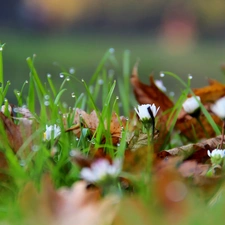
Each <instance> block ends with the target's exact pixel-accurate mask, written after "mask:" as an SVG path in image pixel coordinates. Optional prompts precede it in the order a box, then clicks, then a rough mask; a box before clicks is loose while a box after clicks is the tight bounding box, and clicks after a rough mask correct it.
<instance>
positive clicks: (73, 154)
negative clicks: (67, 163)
mask: <svg viewBox="0 0 225 225" xmlns="http://www.w3.org/2000/svg"><path fill="white" fill-rule="evenodd" d="M77 154H78V153H77V151H75V150H71V151H70V152H69V155H70V156H71V157H74V156H76V155H77Z"/></svg>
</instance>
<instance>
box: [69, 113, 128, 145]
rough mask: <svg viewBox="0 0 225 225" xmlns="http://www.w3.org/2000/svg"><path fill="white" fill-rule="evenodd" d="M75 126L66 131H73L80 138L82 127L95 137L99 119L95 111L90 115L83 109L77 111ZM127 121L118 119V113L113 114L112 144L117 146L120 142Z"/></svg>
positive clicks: (111, 124)
mask: <svg viewBox="0 0 225 225" xmlns="http://www.w3.org/2000/svg"><path fill="white" fill-rule="evenodd" d="M73 123H74V125H73V126H71V127H70V128H67V129H66V131H67V132H68V131H72V132H73V133H74V134H75V135H76V136H78V137H79V136H80V132H81V129H82V127H85V128H88V129H90V131H91V134H92V135H94V133H95V131H96V129H97V127H98V126H99V119H98V116H97V114H96V112H95V111H92V112H91V113H90V114H88V113H86V112H85V111H83V110H81V109H76V113H75V117H74V122H73ZM126 123H127V119H126V118H125V117H124V116H120V117H118V116H117V114H116V113H113V114H112V117H111V121H110V128H109V130H110V134H111V138H112V143H113V144H114V145H116V144H117V143H119V142H120V138H121V131H122V129H123V128H125V127H126ZM104 126H105V129H106V130H107V124H106V121H104ZM104 140H105V137H102V142H103V143H104Z"/></svg>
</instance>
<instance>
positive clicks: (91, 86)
mask: <svg viewBox="0 0 225 225" xmlns="http://www.w3.org/2000/svg"><path fill="white" fill-rule="evenodd" d="M20 38H21V37H20ZM78 39H79V37H78ZM31 40H32V41H31V43H28V45H30V46H26V47H24V46H20V45H15V46H16V48H17V49H14V52H15V53H16V54H12V52H11V57H12V58H11V60H13V61H14V60H15V64H18V65H16V66H20V65H21V64H23V63H24V62H23V57H24V56H25V54H27V53H28V51H27V49H29V48H31V46H36V44H35V43H37V39H36V38H35V37H34V38H33V39H31ZM51 40H52V39H51ZM63 40H64V41H62V43H65V45H64V44H61V45H58V48H57V49H55V47H54V46H55V43H54V42H56V43H59V42H58V41H59V40H58V39H56V40H54V39H53V40H52V41H50V39H47V40H46V42H45V43H44V44H43V45H42V50H40V49H39V52H38V55H42V54H43V55H44V53H43V52H44V51H45V52H46V50H47V52H46V54H45V59H42V58H41V57H39V60H36V56H33V57H27V56H26V59H27V60H26V61H27V68H28V69H27V70H28V71H29V74H30V75H29V80H28V82H26V81H23V84H22V85H21V86H22V88H18V87H17V88H18V89H19V90H20V91H18V89H17V90H16V91H15V92H14V94H15V97H16V99H17V102H16V105H18V106H20V107H23V106H24V105H26V107H27V108H28V109H29V111H30V112H31V113H32V117H33V125H25V128H26V129H25V130H24V132H25V137H24V140H23V143H22V145H21V146H19V148H18V149H17V151H15V149H14V148H13V147H12V146H10V144H9V143H8V142H7V141H5V140H7V138H8V136H7V135H8V133H7V132H6V131H5V130H7V129H6V128H4V127H3V123H1V127H0V131H1V132H0V134H1V140H2V143H1V145H0V147H1V152H2V153H3V155H4V156H5V157H6V160H7V162H8V168H2V170H1V171H2V172H3V174H5V175H7V178H6V180H2V182H1V184H0V191H1V193H2V194H1V198H0V202H1V204H0V220H1V221H3V222H5V223H6V224H23V219H24V215H23V212H21V209H20V202H19V197H20V193H21V191H22V190H24V187H25V186H26V184H27V183H29V182H32V183H34V184H35V186H36V187H37V189H40V188H41V187H40V186H41V182H42V178H43V176H44V175H45V174H49V175H50V177H51V179H52V180H53V183H54V187H55V188H56V189H57V188H60V187H63V186H67V187H70V186H71V185H73V184H74V183H75V182H76V181H78V180H80V168H79V167H78V165H77V164H76V163H74V162H73V161H72V160H71V154H72V153H73V152H72V151H74V150H79V151H81V152H82V153H84V155H86V156H90V155H92V154H93V150H94V151H98V149H104V151H105V154H106V155H107V156H110V157H111V158H112V159H114V158H120V157H122V158H124V157H125V151H126V148H127V145H128V142H127V136H128V134H129V129H132V128H130V127H129V126H128V125H127V126H126V127H122V131H121V139H120V142H119V145H116V146H115V145H113V140H112V138H111V133H110V122H111V117H112V114H113V113H114V112H116V114H117V116H118V118H117V119H118V121H119V123H121V124H122V121H121V119H120V118H119V116H120V115H125V116H126V117H130V111H131V110H132V109H133V107H134V106H135V105H136V102H135V101H134V99H133V98H132V97H130V93H131V88H130V85H129V83H130V82H129V79H130V76H129V75H130V71H131V66H132V64H133V61H132V60H131V54H130V52H129V51H124V53H123V54H122V57H119V58H120V59H119V60H118V59H117V57H116V56H115V53H114V52H113V51H112V49H111V48H110V49H109V50H107V51H106V53H105V55H104V56H103V58H102V59H100V60H99V61H100V63H99V65H98V66H97V68H96V69H95V70H93V71H95V72H94V73H93V76H91V77H88V78H89V79H87V81H86V79H85V78H84V77H83V78H81V79H79V78H78V76H77V75H76V74H73V73H69V71H68V69H65V68H63V67H62V68H61V69H60V71H59V73H60V78H58V79H59V80H61V83H60V84H58V83H59V82H58V81H57V82H56V83H55V80H54V79H53V77H52V76H50V75H48V76H40V75H39V70H38V69H37V70H36V68H35V65H36V64H38V65H39V64H41V65H43V64H44V63H46V61H48V57H49V58H52V57H51V56H52V55H56V52H57V53H61V52H63V51H64V49H67V51H66V53H65V52H64V54H65V55H63V56H62V55H61V56H58V55H57V57H59V58H58V59H61V57H62V59H63V60H65V61H64V62H63V63H62V64H67V65H71V64H73V63H77V64H79V63H80V62H81V61H82V62H83V61H85V63H84V64H83V67H89V66H90V68H92V67H93V66H92V62H90V61H89V60H92V61H96V58H98V57H97V56H96V55H98V56H99V54H100V52H101V51H100V50H99V51H98V53H96V55H95V56H93V55H91V54H90V55H91V56H90V58H87V55H86V54H84V52H82V50H81V48H78V47H77V49H76V46H78V43H75V47H74V50H73V51H72V50H71V49H70V48H69V46H70V45H71V44H72V43H73V40H71V39H67V38H65V37H64V39H63ZM65 40H66V41H65ZM17 41H18V42H20V41H21V40H17ZM77 41H78V42H79V41H81V38H80V39H79V40H77ZM83 41H84V42H86V43H87V46H85V48H86V50H87V49H88V51H89V52H94V49H93V44H92V43H90V40H89V39H88V40H83ZM117 41H118V40H117ZM133 41H134V40H133ZM135 41H136V40H135ZM145 41H146V40H145ZM9 43H12V44H13V43H14V44H15V38H13V37H11V39H10V38H9ZM53 43H54V44H53ZM132 43H133V42H132V40H131V41H130V42H128V45H129V44H132ZM146 43H147V41H146V42H145V43H142V44H143V46H145V45H146ZM151 43H152V42H151ZM14 44H13V45H14ZM106 45H107V43H104V42H103V43H102V46H103V47H105V46H106ZM117 45H118V46H120V48H122V47H121V46H122V45H123V43H119V42H118V43H117ZM7 46H8V44H7V45H6V46H4V55H6V57H9V55H10V51H12V49H11V50H10V44H9V47H7ZM143 46H142V47H143ZM103 47H102V48H103ZM7 48H8V49H9V52H8V49H7ZM26 48H27V49H26ZM36 48H37V46H36ZM69 49H70V50H69ZM23 50H24V51H23ZM36 50H38V48H37V49H36ZM147 50H151V51H152V52H154V50H156V49H154V47H152V48H150V49H148V48H147ZM213 51H214V49H212V52H213ZM7 52H8V53H7ZM137 52H138V51H137V49H136V54H137ZM145 52H147V51H145ZM1 53H2V52H1V51H0V82H1V83H2V87H1V89H0V93H1V103H3V102H4V104H5V106H6V109H8V107H7V106H8V104H9V102H10V100H9V99H7V98H8V97H7V96H9V95H10V94H11V93H10V90H9V82H8V83H7V82H6V80H7V79H8V77H7V79H6V77H5V76H4V74H3V60H2V54H1ZM21 53H23V55H22V56H21V57H19V56H18V55H20V54H21ZM139 53H140V52H139ZM7 54H9V55H8V56H7ZM71 54H74V55H76V54H77V56H76V57H75V58H74V59H72V60H71ZM157 54H158V56H159V55H160V54H159V53H157ZM157 54H156V55H157ZM147 56H148V55H146V53H143V56H142V57H143V58H144V60H143V61H142V62H144V63H146V61H145V60H146V58H148V57H147ZM57 57H56V58H57ZM165 57H166V56H165ZM167 57H168V55H167ZM188 57H190V55H189V56H188ZM18 58H20V60H21V58H22V60H21V61H19V60H17V59H18ZM156 58H157V57H156ZM49 60H51V59H49ZM67 60H68V61H67ZM76 60H77V61H76ZM152 61H153V60H152ZM121 62H122V63H121ZM149 62H150V64H152V65H154V61H153V62H151V60H149ZM214 62H215V61H214ZM167 63H168V62H167ZM47 64H48V63H47ZM120 64H121V65H120ZM118 65H120V66H118ZM156 65H157V63H156ZM167 66H168V65H167ZM66 68H68V67H67V66H66ZM90 68H89V69H90ZM114 68H115V71H117V73H118V74H120V76H119V77H117V76H116V75H115V76H113V75H112V74H110V73H109V71H111V70H112V69H113V70H114ZM7 69H8V68H7V67H6V68H5V70H4V71H7ZM150 69H151V66H150ZM162 69H163V68H161V69H160V70H162ZM189 70H190V69H189ZM87 71H88V70H87ZM45 72H46V73H47V72H48V71H45ZM78 72H79V69H78ZM78 72H77V73H78ZM4 73H5V72H4ZM6 73H8V72H6ZM89 74H90V73H89ZM165 74H166V75H168V76H169V75H170V76H171V77H175V80H176V82H177V83H179V82H180V83H181V84H183V85H184V88H183V93H182V95H181V96H180V98H178V101H177V104H176V105H175V107H174V113H175V111H176V113H177V114H176V113H175V114H176V116H175V117H173V121H172V122H171V124H172V125H171V130H170V133H172V132H173V127H174V126H175V122H176V118H177V116H178V113H179V112H180V110H181V108H182V102H183V101H184V99H185V98H186V96H187V94H188V92H190V79H188V81H187V84H186V82H184V81H183V80H182V79H181V78H180V77H178V76H177V75H175V74H173V73H169V72H165ZM146 75H147V74H146ZM168 76H167V77H168ZM12 82H14V83H16V82H15V81H13V80H12ZM68 86H72V87H73V89H74V91H73V92H71V90H70V89H68ZM80 86H82V92H80V88H77V87H80ZM25 87H26V88H25ZM65 95H67V96H70V100H69V101H68V102H69V103H68V102H65V98H63V97H64V96H65ZM76 108H80V109H83V110H85V112H87V113H91V111H92V110H95V112H96V117H95V119H96V120H97V119H98V121H99V125H98V126H97V127H96V129H95V131H94V132H93V134H92V133H91V132H92V130H91V129H89V128H88V127H85V121H82V120H83V118H82V117H80V124H82V126H81V128H80V136H76V135H74V134H73V133H72V132H65V131H66V127H67V128H68V127H71V126H73V125H74V124H73V120H74V117H75V110H74V109H76ZM201 108H202V111H203V113H204V114H205V116H206V118H207V119H208V121H210V123H211V125H212V127H213V129H214V130H215V131H216V132H217V133H218V134H219V130H218V127H217V125H216V124H215V123H214V121H213V120H212V118H211V116H210V115H209V113H208V112H207V111H206V110H205V108H204V106H203V105H201ZM5 114H6V115H9V112H8V111H7V110H6V111H5ZM20 114H21V112H17V116H19V115H20ZM25 119H27V118H25ZM171 120H172V119H171ZM26 122H27V121H26ZM92 122H93V121H92ZM15 123H16V125H18V126H19V124H22V125H23V122H22V121H21V122H20V121H17V120H15ZM53 124H56V125H57V126H59V127H60V129H61V134H60V136H58V137H56V138H53V137H51V138H50V139H49V140H43V137H44V132H45V130H46V126H51V125H53ZM121 126H122V125H121ZM133 126H136V125H133ZM28 128H31V131H29V130H28ZM137 129H138V127H137ZM27 132H28V133H27ZM91 134H92V135H91ZM13 135H17V134H16V132H15V131H13ZM23 135H24V134H23ZM103 139H104V140H105V141H104V142H103V141H102V140H103ZM143 157H146V156H143ZM132 166H133V165H131V167H132ZM143 166H144V165H143ZM147 171H149V170H147ZM124 176H125V177H126V178H128V179H130V180H131V181H132V182H134V184H135V185H134V187H135V188H134V189H135V190H138V191H137V193H136V194H137V196H138V198H140V200H141V203H140V204H141V206H142V207H143V211H138V210H135V211H136V214H135V213H132V216H131V217H132V220H131V221H130V222H129V221H128V220H129V218H131V217H130V215H129V216H128V214H130V212H133V210H134V208H132V207H134V206H133V202H132V201H131V202H130V203H131V204H128V205H126V207H124V208H123V210H122V213H124V215H125V221H126V223H124V224H135V223H136V224H151V223H152V221H154V222H156V223H158V224H161V223H162V224H168V221H169V222H170V220H172V221H174V220H173V219H172V218H170V216H168V217H167V212H166V211H164V210H165V209H163V208H160V207H159V206H158V205H157V204H156V202H155V201H156V200H155V198H159V199H161V197H162V196H157V197H155V196H153V195H152V193H153V191H152V190H153V188H154V187H153V185H154V180H152V178H149V176H146V174H145V173H142V174H141V175H140V176H137V177H136V176H135V175H134V174H129V173H124ZM169 176H173V175H171V174H169ZM146 179H147V184H148V185H146ZM158 182H160V180H159V181H158ZM179 182H180V181H179ZM149 184H150V185H149ZM164 184H166V183H164V181H163V182H162V183H159V184H158V188H159V193H160V190H161V187H162V186H163V185H164ZM179 184H181V182H180V183H179ZM101 185H102V184H101ZM101 185H100V186H101ZM151 185H152V186H151ZM118 186H119V184H118ZM187 186H188V185H187ZM107 187H108V186H107ZM173 187H174V188H178V191H179V190H180V189H179V188H180V186H179V185H178V187H177V186H173ZM118 189H119V191H120V192H122V195H123V196H124V197H127V196H130V195H129V194H128V195H127V192H126V191H125V190H123V188H121V187H119V188H118ZM196 189H197V190H196ZM107 190H110V189H107ZM223 192H224V190H223V189H222V191H221V193H222V194H221V196H222V197H221V198H219V200H218V201H216V204H212V206H209V205H210V204H208V202H209V201H208V200H205V198H204V197H203V198H202V197H199V196H198V188H196V187H193V186H191V185H190V186H188V200H187V202H185V203H184V204H185V205H183V203H181V205H178V207H184V208H185V209H184V211H185V213H183V212H180V209H177V208H176V207H175V208H176V210H177V211H174V212H175V214H174V216H175V217H176V218H178V217H179V215H178V214H179V213H181V215H182V219H181V220H180V219H178V222H177V223H178V224H209V223H211V221H217V222H218V221H219V219H218V218H220V217H219V212H221V211H222V208H223V204H222V202H224V197H225V196H224V193H223ZM120 194H121V193H120ZM132 194H133V193H132ZM178 194H179V193H178ZM212 199H213V198H211V199H210V200H212ZM161 200H162V201H164V199H163V198H162V199H161ZM161 200H160V201H161ZM204 201H206V202H207V201H208V202H207V203H205V202H204ZM124 204H125V203H124ZM135 204H136V203H135ZM162 204H163V205H164V204H165V205H166V204H167V203H164V202H163V203H162ZM186 204H187V205H186ZM197 204H198V206H199V208H198V209H196V208H195V206H196V205H197ZM146 205H147V207H146ZM155 205H157V206H156V207H155ZM159 205H160V204H159ZM167 209H168V208H167ZM126 210H127V211H126ZM145 210H146V211H145ZM168 211H169V209H168ZM174 212H172V214H171V215H173V213H174ZM142 213H144V218H145V220H143V215H142ZM162 214H163V215H165V218H166V220H168V221H165V218H162V216H161V215H162ZM149 215H150V216H149ZM202 215H204V216H205V217H203V216H202ZM209 217H210V220H209ZM134 221H135V223H134ZM141 221H142V222H141ZM0 224H1V223H0ZM118 224H119V223H118Z"/></svg>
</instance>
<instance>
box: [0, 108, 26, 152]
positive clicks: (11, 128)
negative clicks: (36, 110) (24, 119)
mask: <svg viewBox="0 0 225 225" xmlns="http://www.w3.org/2000/svg"><path fill="white" fill-rule="evenodd" d="M0 121H1V123H2V126H3V127H4V130H5V134H6V136H7V138H5V134H4V133H1V137H0V139H1V143H2V144H3V146H4V145H5V144H9V146H10V147H11V148H12V150H13V151H14V152H17V151H18V149H19V148H20V147H21V146H22V144H23V138H22V135H21V131H20V128H19V126H18V125H16V124H15V123H14V122H13V121H12V120H11V119H10V118H8V117H6V116H5V115H4V114H3V113H2V112H0ZM7 141H8V143H6V142H7Z"/></svg>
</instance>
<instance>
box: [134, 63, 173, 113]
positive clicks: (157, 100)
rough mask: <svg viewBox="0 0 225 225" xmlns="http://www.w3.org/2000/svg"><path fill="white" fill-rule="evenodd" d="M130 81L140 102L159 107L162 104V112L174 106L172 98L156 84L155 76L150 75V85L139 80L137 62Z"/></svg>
mask: <svg viewBox="0 0 225 225" xmlns="http://www.w3.org/2000/svg"><path fill="white" fill-rule="evenodd" d="M130 81H131V84H132V86H133V91H134V95H135V97H136V99H137V101H138V103H139V104H155V105H156V106H157V107H158V106H160V111H162V112H165V111H166V110H168V109H171V108H172V107H173V106H174V104H173V102H172V101H171V100H170V98H169V97H167V96H166V94H165V93H164V92H163V91H161V90H160V89H159V88H158V87H157V86H156V84H155V82H154V79H153V76H150V85H146V84H144V83H142V82H141V81H140V80H139V78H138V65H137V64H136V65H135V66H134V68H133V71H132V76H131V79H130Z"/></svg>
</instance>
